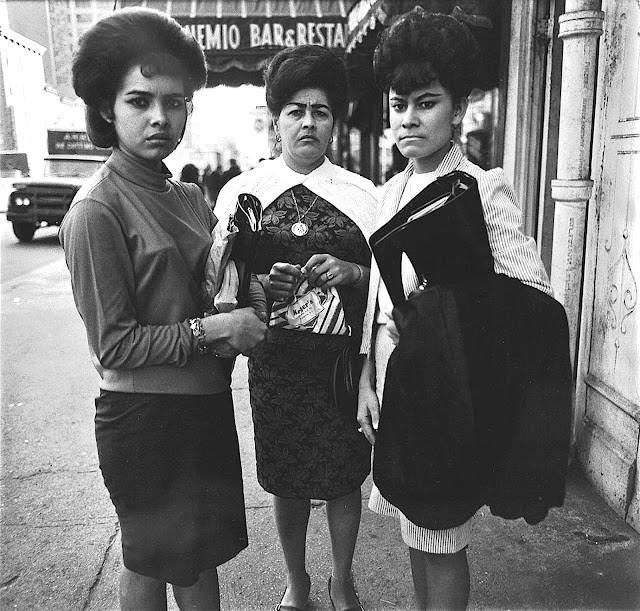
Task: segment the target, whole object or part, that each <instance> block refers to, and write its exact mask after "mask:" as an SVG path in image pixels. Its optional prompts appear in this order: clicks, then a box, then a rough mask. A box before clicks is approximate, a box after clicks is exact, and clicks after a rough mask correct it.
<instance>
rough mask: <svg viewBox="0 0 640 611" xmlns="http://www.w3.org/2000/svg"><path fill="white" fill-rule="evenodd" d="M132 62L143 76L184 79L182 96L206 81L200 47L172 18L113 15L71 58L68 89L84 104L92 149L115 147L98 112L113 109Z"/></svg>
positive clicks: (138, 11) (130, 12) (127, 12)
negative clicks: (137, 65)
mask: <svg viewBox="0 0 640 611" xmlns="http://www.w3.org/2000/svg"><path fill="white" fill-rule="evenodd" d="M137 63H139V64H141V66H142V72H143V74H144V75H145V76H151V75H153V74H171V75H174V74H175V75H176V76H179V77H180V78H182V79H184V82H185V88H186V90H187V97H188V98H191V97H192V96H193V92H194V91H195V90H197V89H200V88H201V87H203V86H204V85H205V83H206V81H207V67H206V62H205V58H204V53H203V51H202V49H201V48H200V45H199V44H198V43H197V42H196V40H195V39H194V38H193V36H192V35H191V34H190V33H189V32H187V31H186V30H184V29H183V28H182V27H181V26H180V24H179V23H178V22H177V21H175V19H172V18H171V17H169V16H168V15H166V14H164V13H161V12H159V11H155V10H152V9H145V8H125V9H121V10H118V11H114V12H113V13H111V14H109V15H108V16H106V17H104V18H103V19H101V20H100V21H98V22H97V23H96V24H95V25H93V26H92V27H91V28H90V29H89V30H88V31H87V32H86V33H85V34H84V35H83V37H82V39H81V40H80V47H79V49H78V51H77V52H76V54H75V56H74V59H73V67H72V73H73V88H74V89H75V91H76V93H77V94H78V96H80V97H81V98H82V100H83V101H84V103H85V104H86V120H87V133H88V135H89V138H90V139H91V141H92V142H93V143H94V144H95V145H96V146H99V147H103V148H109V147H111V146H113V145H115V144H116V133H115V128H114V126H113V124H112V123H109V122H107V121H105V120H104V119H103V117H102V115H101V114H100V110H101V109H104V108H109V109H112V108H113V103H114V100H115V97H116V93H117V90H118V87H119V86H120V83H121V80H122V77H123V76H124V74H125V73H126V71H127V70H128V69H129V68H130V67H131V66H132V65H134V64H137Z"/></svg>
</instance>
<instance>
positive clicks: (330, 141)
mask: <svg viewBox="0 0 640 611" xmlns="http://www.w3.org/2000/svg"><path fill="white" fill-rule="evenodd" d="M332 143H333V136H331V138H330V139H329V144H332Z"/></svg>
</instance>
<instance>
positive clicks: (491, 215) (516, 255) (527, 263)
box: [360, 145, 553, 354]
mask: <svg viewBox="0 0 640 611" xmlns="http://www.w3.org/2000/svg"><path fill="white" fill-rule="evenodd" d="M454 170H461V171H463V172H466V173H467V174H470V175H471V176H473V177H474V178H475V179H476V180H477V181H478V190H479V192H480V200H481V202H482V211H483V213H484V220H485V223H486V225H487V234H488V237H489V245H490V246H491V252H492V254H493V260H494V270H495V272H496V273H497V274H504V275H506V276H509V277H511V278H515V279H517V280H520V281H521V282H523V283H524V284H528V285H530V286H533V287H534V288H536V289H539V290H540V291H542V292H544V293H546V294H548V295H553V291H552V289H551V285H550V284H549V278H548V276H547V272H546V271H545V269H544V266H543V265H542V261H541V259H540V255H539V254H538V249H537V247H536V243H535V240H534V239H533V238H531V237H529V236H527V235H525V234H524V233H523V231H522V228H521V224H522V215H521V212H520V208H519V207H518V204H517V202H516V197H515V193H514V192H513V188H512V187H511V185H510V184H509V182H508V181H507V178H506V177H505V175H504V171H503V170H502V168H496V169H493V170H489V171H485V170H483V169H482V168H480V167H478V166H477V165H475V164H474V163H471V162H470V161H469V160H468V159H466V158H465V157H464V155H463V154H462V151H461V150H460V148H459V147H458V146H457V145H454V146H452V147H451V149H450V150H449V152H448V153H447V154H446V155H445V157H444V159H443V160H442V162H441V163H440V165H439V166H438V169H437V170H436V175H437V176H438V177H440V176H444V175H445V174H448V173H449V172H453V171H454ZM411 174H413V162H412V161H410V162H409V165H408V166H407V168H406V170H405V171H404V172H402V173H401V174H398V175H396V176H394V177H393V178H392V179H391V180H390V181H389V182H388V183H387V184H386V185H385V188H384V190H383V192H382V200H381V202H380V206H379V208H378V219H377V222H376V227H381V226H382V225H384V224H385V223H386V222H387V221H388V220H389V219H391V218H392V217H393V215H394V214H395V213H396V212H397V211H398V206H399V204H400V199H401V198H402V193H403V191H404V189H405V187H406V185H407V181H408V180H409V177H410V176H411ZM380 282H381V279H380V270H379V269H378V266H377V265H376V262H375V260H373V259H372V261H371V276H370V280H369V295H368V301H367V311H366V313H365V317H364V324H363V329H362V345H361V348H360V352H362V353H365V354H368V353H369V351H370V349H371V337H372V332H373V324H374V321H375V315H376V307H377V300H378V290H379V287H380Z"/></svg>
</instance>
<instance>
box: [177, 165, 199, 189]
mask: <svg viewBox="0 0 640 611" xmlns="http://www.w3.org/2000/svg"><path fill="white" fill-rule="evenodd" d="M180 180H181V181H182V182H190V183H192V184H194V185H198V187H200V191H202V192H203V193H204V188H203V186H202V183H201V182H200V170H198V168H197V166H195V165H194V164H193V163H187V164H186V165H185V166H184V167H183V168H182V172H180Z"/></svg>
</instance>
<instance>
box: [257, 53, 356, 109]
mask: <svg viewBox="0 0 640 611" xmlns="http://www.w3.org/2000/svg"><path fill="white" fill-rule="evenodd" d="M264 82H265V85H266V96H267V107H268V108H269V110H270V111H271V114H273V115H274V116H277V115H279V114H280V111H281V110H282V109H283V108H284V106H285V104H286V103H287V101H288V100H290V99H291V96H293V95H294V94H295V93H296V92H297V91H300V90H301V89H307V88H316V89H321V90H322V91H324V92H325V93H326V94H327V98H328V99H329V104H330V106H331V112H332V113H333V116H334V118H338V117H342V116H344V114H345V112H346V109H347V100H348V95H349V92H348V79H347V70H346V67H345V65H344V63H343V62H342V60H341V59H340V57H338V55H336V54H335V53H334V52H333V51H330V50H329V49H326V48H324V47H320V46H317V45H302V46H299V47H287V48H286V49H283V50H282V51H280V52H279V53H277V54H276V55H275V56H274V57H273V58H272V59H271V61H270V62H269V65H268V66H267V67H266V69H265V71H264Z"/></svg>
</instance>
